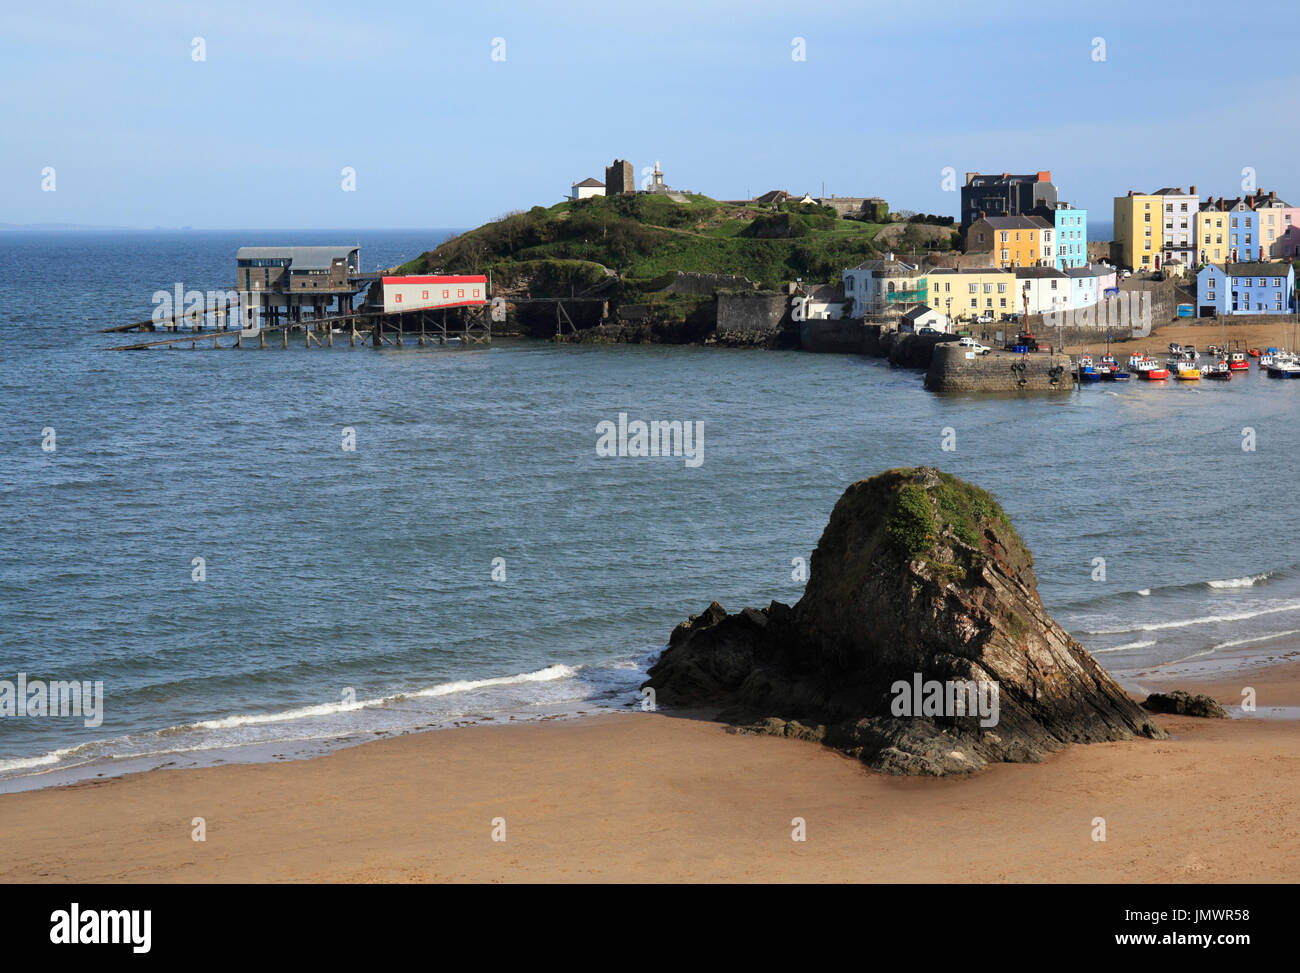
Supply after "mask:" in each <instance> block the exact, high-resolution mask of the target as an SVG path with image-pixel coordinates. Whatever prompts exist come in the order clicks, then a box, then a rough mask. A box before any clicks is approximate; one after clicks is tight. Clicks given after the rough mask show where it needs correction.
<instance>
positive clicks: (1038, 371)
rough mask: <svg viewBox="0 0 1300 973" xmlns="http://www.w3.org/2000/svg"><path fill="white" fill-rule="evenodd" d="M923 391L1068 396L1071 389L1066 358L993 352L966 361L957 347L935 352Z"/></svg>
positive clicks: (936, 349)
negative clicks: (1038, 393)
mask: <svg viewBox="0 0 1300 973" xmlns="http://www.w3.org/2000/svg"><path fill="white" fill-rule="evenodd" d="M925 387H926V388H927V389H929V390H930V391H931V392H1020V391H1024V392H1069V391H1071V390H1072V389H1073V388H1074V380H1073V377H1072V375H1071V362H1070V358H1069V356H1067V355H1049V354H1032V355H1016V354H1013V353H1010V352H1000V351H994V352H990V353H989V354H987V355H976V356H975V357H973V358H967V357H966V349H964V348H961V347H959V346H957V345H947V346H939V347H937V348H935V349H934V354H933V356H932V358H931V360H930V368H929V370H928V371H927V372H926V374H925Z"/></svg>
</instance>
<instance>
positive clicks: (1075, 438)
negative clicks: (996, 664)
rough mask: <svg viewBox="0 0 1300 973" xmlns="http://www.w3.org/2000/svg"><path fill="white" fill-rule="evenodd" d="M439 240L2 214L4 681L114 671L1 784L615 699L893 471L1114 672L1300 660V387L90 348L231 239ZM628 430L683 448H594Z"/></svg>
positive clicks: (751, 598) (398, 353) (409, 247)
mask: <svg viewBox="0 0 1300 973" xmlns="http://www.w3.org/2000/svg"><path fill="white" fill-rule="evenodd" d="M450 232H451V231H450V230H447V229H436V228H435V229H429V230H400V231H376V230H363V231H356V230H338V231H293V230H282V231H265V230H258V231H156V232H146V231H95V232H90V231H86V232H81V231H62V232H31V231H8V232H3V233H0V261H2V266H3V269H4V274H3V278H2V279H3V283H2V284H0V288H2V290H0V414H2V415H3V417H4V418H3V422H0V457H3V461H2V462H0V524H2V525H3V527H2V529H0V692H3V682H4V681H8V682H11V683H13V684H14V685H15V686H16V685H17V681H18V680H19V678H20V677H21V678H22V679H25V680H27V681H28V685H29V686H30V685H31V681H33V680H36V681H53V680H60V681H76V682H78V683H85V684H87V685H88V686H92V687H93V685H94V684H96V683H98V684H101V685H102V706H101V707H100V708H99V709H98V712H97V714H96V716H95V717H94V718H87V717H86V715H85V714H82V715H80V716H77V715H66V716H49V715H46V716H39V715H21V714H14V715H9V716H5V717H0V789H4V790H19V789H29V788H34V787H42V786H48V785H50V784H60V783H66V782H68V781H72V780H78V779H84V778H93V777H105V776H114V775H117V774H120V773H123V772H126V771H129V770H139V769H147V768H152V767H163V766H169V767H182V766H194V765H210V764H214V763H222V762H237V761H256V760H282V759H294V758H298V757H305V756H310V755H313V754H317V753H321V752H325V751H328V750H330V749H333V748H337V747H340V746H346V745H350V744H354V743H359V742H363V741H366V740H373V739H377V738H382V737H385V736H393V735H397V734H403V733H409V732H413V731H417V730H427V729H440V728H447V727H454V726H458V725H466V724H485V723H489V724H490V723H496V724H504V723H510V722H520V721H529V720H542V719H555V718H571V717H575V716H579V715H582V714H587V713H598V712H627V711H629V710H631V709H634V708H636V707H637V706H638V705H640V702H641V700H640V696H639V694H638V692H637V687H638V685H639V683H640V681H641V680H642V679H643V677H644V673H645V669H646V667H647V666H648V665H649V664H650V663H651V661H652V660H653V659H654V657H655V656H656V654H657V653H658V652H659V651H660V650H661V649H662V648H663V646H664V644H665V642H666V640H667V638H668V635H669V633H670V632H671V631H672V629H673V627H674V626H675V625H676V624H677V623H678V622H680V621H682V620H683V619H685V618H687V617H688V616H690V615H692V614H696V613H698V612H700V611H701V610H703V609H704V608H706V607H707V606H708V605H709V603H710V602H712V601H714V600H718V601H720V602H721V603H722V604H723V605H724V606H725V607H726V608H727V609H729V610H737V609H739V608H741V607H743V606H746V605H756V606H765V605H767V604H768V603H769V602H770V601H772V600H777V601H783V602H787V603H793V602H794V601H796V600H797V599H798V598H799V596H800V593H801V589H802V578H803V574H802V570H803V566H804V565H805V564H806V562H807V559H808V558H809V556H810V554H811V552H812V550H813V548H814V547H815V546H816V544H817V540H818V537H819V536H820V533H821V531H822V528H823V527H824V526H825V523H826V520H827V517H828V516H829V514H830V511H831V508H832V506H833V505H834V503H835V501H836V499H837V498H838V497H839V496H840V494H841V493H842V491H843V490H844V489H845V487H847V486H848V485H849V484H850V483H852V482H854V481H855V480H858V479H860V478H863V477H867V476H870V475H872V474H874V473H877V472H880V471H881V470H885V469H888V468H891V467H897V466H913V465H921V464H928V465H935V466H939V467H941V468H942V469H945V470H948V471H950V472H952V473H955V474H956V475H958V476H961V477H963V478H966V479H968V480H970V481H972V482H974V483H976V484H979V485H980V486H983V487H985V488H987V489H988V490H990V491H991V492H992V493H993V494H994V495H995V496H996V497H997V498H998V499H999V501H1000V502H1001V503H1002V504H1003V506H1004V507H1005V509H1006V510H1007V512H1008V513H1009V515H1010V517H1011V519H1012V521H1013V522H1014V524H1015V525H1016V527H1017V528H1018V530H1019V531H1020V533H1021V534H1022V536H1023V537H1024V539H1025V541H1026V542H1027V544H1028V545H1029V547H1030V549H1031V550H1032V551H1033V552H1034V556H1035V562H1036V569H1037V573H1038V579H1039V584H1040V593H1041V595H1042V598H1043V601H1044V603H1045V604H1046V606H1047V608H1048V609H1049V611H1050V612H1051V613H1052V614H1053V615H1054V616H1055V617H1056V618H1057V619H1058V620H1059V621H1060V622H1061V623H1062V624H1063V625H1065V627H1066V628H1068V629H1069V630H1070V631H1071V632H1072V633H1073V634H1074V635H1075V636H1076V637H1077V638H1078V639H1079V640H1080V641H1081V642H1082V643H1083V644H1084V645H1085V646H1086V647H1087V648H1088V649H1090V650H1091V651H1092V652H1094V653H1096V657H1097V658H1098V659H1099V660H1100V661H1101V662H1102V663H1103V665H1105V666H1106V667H1107V668H1108V669H1109V670H1110V671H1111V672H1113V673H1115V674H1116V675H1117V677H1119V678H1120V679H1121V681H1123V682H1124V683H1125V685H1126V686H1129V687H1130V688H1135V689H1139V688H1141V685H1142V680H1143V679H1144V678H1145V677H1147V676H1150V675H1151V674H1153V673H1161V672H1170V671H1179V668H1178V667H1183V670H1185V671H1187V672H1193V671H1198V672H1206V671H1216V667H1217V671H1221V672H1236V671H1238V670H1241V669H1242V668H1243V667H1244V666H1248V665H1252V664H1255V663H1258V662H1259V661H1261V660H1264V659H1269V658H1278V657H1281V656H1283V655H1286V654H1288V653H1290V654H1294V652H1293V650H1292V646H1294V645H1296V644H1297V643H1298V641H1300V638H1298V637H1300V546H1298V545H1297V544H1296V541H1295V538H1294V537H1293V536H1292V528H1293V525H1295V524H1297V523H1300V491H1297V490H1296V488H1295V487H1296V482H1295V479H1294V478H1295V476H1296V472H1297V456H1300V424H1297V422H1296V416H1297V414H1298V413H1300V382H1295V383H1291V382H1285V381H1278V380H1269V379H1268V378H1266V377H1262V376H1260V375H1257V374H1255V373H1254V372H1252V373H1251V374H1249V375H1248V376H1244V377H1237V378H1235V379H1234V380H1233V381H1231V382H1228V383H1223V384H1220V383H1212V382H1202V383H1200V385H1199V387H1188V386H1184V385H1177V384H1174V385H1150V384H1140V383H1137V382H1133V383H1130V384H1127V385H1113V386H1112V385H1105V386H1090V387H1087V388H1084V389H1082V390H1079V391H1076V392H1072V393H1070V394H1061V395H1054V396H1033V397H1017V396H1005V397H997V396H989V397H974V396H937V395H934V394H931V393H929V392H927V391H925V390H924V388H923V387H922V381H921V375H920V374H919V373H918V372H915V371H908V370H895V369H891V368H890V367H889V366H888V365H887V364H886V363H884V362H882V361H879V360H874V359H868V358H860V357H856V356H842V355H814V354H805V353H800V352H772V351H758V350H736V349H726V350H723V349H710V348H700V347H664V346H589V345H579V346H557V345H555V344H552V343H549V342H545V341H530V340H525V339H499V340H497V341H496V342H495V343H494V344H493V345H492V346H491V347H490V348H483V347H476V348H471V349H460V348H458V347H455V346H447V347H423V348H421V347H418V346H417V345H416V344H414V343H407V344H406V345H405V346H404V347H402V348H396V347H385V348H383V349H382V350H375V349H371V348H369V347H364V348H355V349H354V348H349V347H346V343H345V342H340V343H336V347H334V348H333V349H328V350H327V349H317V348H314V349H312V350H310V351H309V350H306V349H304V348H303V347H301V345H300V344H298V343H297V342H294V343H293V344H291V346H290V347H289V348H288V349H281V348H279V347H278V346H273V347H271V348H268V349H266V350H258V349H257V348H255V347H254V348H245V349H242V350H234V349H230V350H210V349H202V348H200V349H199V350H188V349H185V350H179V349H178V350H171V351H168V350H152V351H133V352H120V351H109V350H107V349H109V348H110V347H111V346H113V345H115V344H120V343H122V341H123V340H124V339H123V337H122V336H120V335H112V334H101V333H99V329H101V328H105V327H109V326H111V325H115V324H122V323H126V322H130V321H137V320H141V319H144V318H147V317H149V316H150V313H151V312H152V310H153V307H154V296H155V294H156V293H157V292H159V291H168V292H170V291H173V290H174V288H175V287H176V285H177V284H181V285H183V287H184V288H186V289H189V288H197V289H203V290H206V289H215V288H224V287H226V286H227V285H229V284H230V282H231V280H232V277H233V271H234V254H235V250H236V249H237V248H238V247H239V246H241V245H279V244H333V243H348V244H359V245H360V246H361V258H362V267H363V269H374V268H377V267H385V266H392V265H395V264H396V263H398V262H400V261H403V260H406V259H409V258H412V257H415V256H417V255H418V254H419V253H421V252H423V251H425V250H428V249H430V248H432V247H433V246H435V245H436V244H437V243H439V242H440V241H441V240H442V239H444V238H445V237H446V236H448V235H449V233H450ZM1215 337H1217V335H1215ZM1280 337H1281V336H1280V335H1279V338H1280ZM1207 340H1210V339H1209V338H1208V337H1207ZM1157 344H1158V343H1157ZM1097 350H1101V349H1097ZM1151 350H1152V351H1153V352H1155V351H1159V350H1160V349H1159V348H1158V347H1153V348H1152V349H1151ZM621 415H622V416H625V417H626V420H625V421H627V422H632V421H635V420H642V421H646V422H649V421H656V420H658V421H665V422H673V421H679V422H682V423H689V424H691V425H690V428H691V429H694V430H698V432H699V434H700V436H701V438H700V439H699V441H698V442H696V443H695V446H696V447H697V449H698V450H699V457H698V458H699V462H698V463H695V462H694V461H692V460H690V458H689V457H684V456H651V457H640V456H619V455H614V456H608V455H601V453H600V451H598V449H597V443H598V438H599V433H598V427H600V426H601V424H602V423H606V422H608V423H614V424H617V423H618V422H619V418H620V416H621ZM349 437H351V445H352V448H348V442H349ZM945 447H951V448H945Z"/></svg>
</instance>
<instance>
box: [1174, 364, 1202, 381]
mask: <svg viewBox="0 0 1300 973" xmlns="http://www.w3.org/2000/svg"><path fill="white" fill-rule="evenodd" d="M1169 368H1170V370H1171V371H1172V372H1173V373H1174V378H1176V379H1178V381H1180V382H1199V381H1200V380H1201V370H1200V369H1199V368H1197V367H1196V363H1195V362H1193V361H1190V360H1188V359H1182V360H1180V361H1176V362H1170V363H1169Z"/></svg>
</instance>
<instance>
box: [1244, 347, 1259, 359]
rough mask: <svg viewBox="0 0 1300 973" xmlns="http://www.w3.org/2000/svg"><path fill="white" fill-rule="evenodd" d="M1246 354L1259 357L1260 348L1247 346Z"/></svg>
mask: <svg viewBox="0 0 1300 973" xmlns="http://www.w3.org/2000/svg"><path fill="white" fill-rule="evenodd" d="M1246 354H1248V355H1249V356H1250V357H1251V358H1258V357H1259V349H1258V348H1247V349H1246Z"/></svg>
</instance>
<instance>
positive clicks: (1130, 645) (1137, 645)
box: [1089, 639, 1156, 655]
mask: <svg viewBox="0 0 1300 973" xmlns="http://www.w3.org/2000/svg"><path fill="white" fill-rule="evenodd" d="M1155 644H1156V640H1155V639H1144V640H1142V641H1139V642H1125V643H1124V644H1123V645H1115V646H1111V647H1110V648H1109V649H1089V651H1090V652H1091V653H1092V654H1093V655H1101V654H1102V653H1104V652H1127V651H1128V650H1129V649H1145V648H1147V647H1149V646H1152V645H1155Z"/></svg>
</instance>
